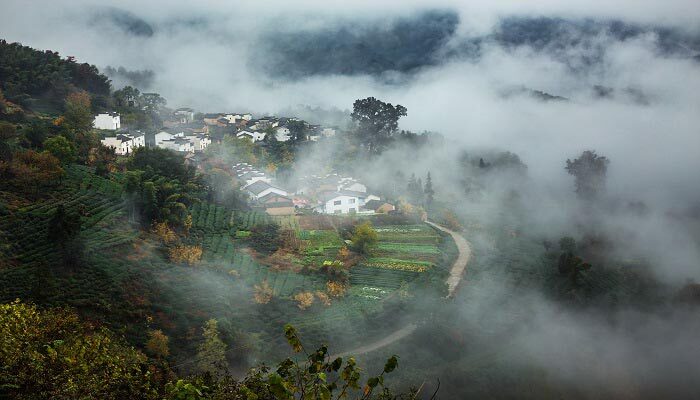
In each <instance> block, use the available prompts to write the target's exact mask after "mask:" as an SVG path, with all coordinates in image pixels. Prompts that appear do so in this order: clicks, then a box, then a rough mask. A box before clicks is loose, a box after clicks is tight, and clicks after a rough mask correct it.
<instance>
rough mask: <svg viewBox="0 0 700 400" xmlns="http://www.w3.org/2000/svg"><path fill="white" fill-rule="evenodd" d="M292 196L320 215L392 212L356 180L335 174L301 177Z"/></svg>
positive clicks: (386, 204) (390, 207)
mask: <svg viewBox="0 0 700 400" xmlns="http://www.w3.org/2000/svg"><path fill="white" fill-rule="evenodd" d="M296 195H297V196H298V197H299V198H300V199H304V200H305V201H306V202H307V203H308V207H309V208H312V209H313V210H314V211H315V212H318V213H321V214H353V213H357V214H373V213H387V212H390V211H393V210H394V209H395V208H394V206H393V205H392V204H390V203H387V202H384V201H382V200H381V199H380V197H379V196H377V195H374V194H371V193H369V192H368V191H367V186H365V185H364V184H363V183H361V182H359V181H358V180H356V179H354V178H351V177H347V176H342V175H339V174H327V175H323V176H318V175H312V176H306V177H302V178H301V179H300V181H299V184H298V189H297V191H296Z"/></svg>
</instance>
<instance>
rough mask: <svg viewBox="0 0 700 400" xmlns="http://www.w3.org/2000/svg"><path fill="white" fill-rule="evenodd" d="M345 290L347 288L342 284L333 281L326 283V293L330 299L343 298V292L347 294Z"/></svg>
mask: <svg viewBox="0 0 700 400" xmlns="http://www.w3.org/2000/svg"><path fill="white" fill-rule="evenodd" d="M347 290H348V287H347V286H345V285H343V284H342V283H338V282H333V281H328V282H327V283H326V293H328V295H329V296H330V297H343V296H345V292H347Z"/></svg>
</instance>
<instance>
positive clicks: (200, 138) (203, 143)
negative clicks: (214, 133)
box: [185, 134, 211, 151]
mask: <svg viewBox="0 0 700 400" xmlns="http://www.w3.org/2000/svg"><path fill="white" fill-rule="evenodd" d="M185 139H187V140H189V141H190V142H191V143H192V146H193V148H194V151H203V150H204V149H206V148H207V146H209V145H210V144H211V139H210V138H209V136H206V135H202V134H196V135H187V136H185Z"/></svg>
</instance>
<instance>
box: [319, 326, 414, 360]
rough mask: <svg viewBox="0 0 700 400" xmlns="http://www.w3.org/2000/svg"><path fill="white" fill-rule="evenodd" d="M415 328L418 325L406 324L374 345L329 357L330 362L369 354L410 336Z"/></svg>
mask: <svg viewBox="0 0 700 400" xmlns="http://www.w3.org/2000/svg"><path fill="white" fill-rule="evenodd" d="M416 328H418V325H416V324H414V323H411V324H408V325H406V326H404V327H403V328H401V329H399V330H398V331H394V332H392V333H390V334H389V335H387V336H384V337H383V338H381V339H379V340H378V341H376V342H374V343H370V344H367V345H365V346H360V347H356V348H354V349H352V350H348V351H346V352H344V353H340V354H334V355H332V356H331V360H333V359H335V358H336V357H347V356H359V355H361V354H367V353H371V352H373V351H375V350H377V349H381V348H382V347H384V346H388V345H390V344H392V343H394V342H396V341H397V340H401V339H403V338H405V337H406V336H408V335H410V334H412V333H413V332H414V331H415V330H416Z"/></svg>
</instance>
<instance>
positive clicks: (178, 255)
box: [168, 245, 202, 265]
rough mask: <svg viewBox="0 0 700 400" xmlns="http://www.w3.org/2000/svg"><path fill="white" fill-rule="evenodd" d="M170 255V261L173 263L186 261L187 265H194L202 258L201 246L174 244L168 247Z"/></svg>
mask: <svg viewBox="0 0 700 400" xmlns="http://www.w3.org/2000/svg"><path fill="white" fill-rule="evenodd" d="M168 255H169V256H170V261H172V262H175V263H182V262H184V263H187V264H188V265H194V264H196V263H198V262H199V260H201V259H202V247H201V246H184V245H181V246H175V247H172V248H170V251H169V252H168Z"/></svg>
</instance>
